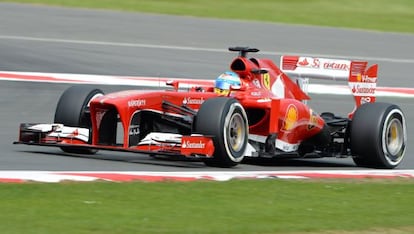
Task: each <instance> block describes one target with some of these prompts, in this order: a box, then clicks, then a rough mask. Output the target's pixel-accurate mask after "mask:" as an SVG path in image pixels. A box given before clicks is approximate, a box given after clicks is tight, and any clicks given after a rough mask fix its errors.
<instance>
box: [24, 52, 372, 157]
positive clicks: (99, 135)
mask: <svg viewBox="0 0 414 234" xmlns="http://www.w3.org/2000/svg"><path fill="white" fill-rule="evenodd" d="M230 50H233V51H238V52H240V54H239V56H237V57H236V58H235V59H234V60H233V61H232V62H231V64H230V70H231V71H233V72H236V73H237V74H238V75H239V76H240V78H241V85H240V86H238V87H231V92H230V93H229V95H228V98H232V99H235V100H237V102H239V103H240V104H241V106H242V107H243V108H244V110H245V112H246V115H247V120H248V121H247V122H248V139H249V142H253V143H254V142H258V145H259V147H256V148H254V147H250V148H249V147H247V149H246V155H245V156H254V157H257V156H261V153H263V152H262V151H266V153H269V152H270V153H273V154H275V155H277V154H279V153H292V152H293V153H295V152H296V153H297V152H298V149H299V147H300V146H301V144H302V143H303V142H305V141H307V140H309V139H312V138H313V137H315V136H317V135H318V134H321V133H322V131H323V130H324V129H325V131H326V121H325V120H324V118H322V117H321V116H320V115H319V114H317V113H316V112H315V111H314V110H312V109H311V108H310V107H309V106H308V105H307V104H306V100H308V99H310V98H309V96H308V95H307V93H306V90H305V89H304V88H303V87H301V85H299V84H298V83H297V82H295V81H294V80H293V78H297V77H299V79H300V76H301V73H302V72H303V73H307V74H306V76H309V77H312V76H314V78H329V79H342V80H346V81H348V84H349V86H350V90H351V92H352V94H353V95H354V97H355V109H357V108H358V107H359V106H360V105H361V104H364V103H367V102H375V87H376V80H377V65H373V66H371V67H370V68H368V69H367V64H368V63H367V62H365V61H349V60H332V59H331V60H329V59H319V58H310V57H299V56H283V57H282V58H281V65H280V67H278V66H276V65H275V64H274V63H273V61H272V60H270V59H258V58H248V57H246V54H247V52H257V51H258V50H256V49H250V48H233V49H230ZM288 75H289V76H288ZM165 81H166V82H167V83H168V85H170V88H169V89H167V90H146V91H142V90H127V91H121V92H116V93H110V94H106V95H97V96H95V97H94V98H93V99H92V100H90V102H89V104H88V109H89V113H90V121H91V127H90V129H89V134H86V133H84V135H87V136H85V137H84V138H81V137H79V130H80V129H82V131H83V132H86V130H85V129H84V128H78V126H72V127H71V126H69V128H66V129H64V128H63V126H61V125H57V124H55V125H51V126H49V125H47V126H45V129H43V128H42V127H41V126H40V127H35V128H33V127H32V126H33V124H22V126H21V128H20V138H19V141H18V142H17V143H23V144H33V145H49V146H58V147H80V148H85V149H109V150H122V151H132V152H139V153H146V154H154V155H156V154H167V155H183V156H187V157H201V158H203V157H204V158H212V157H213V156H214V153H215V151H216V147H217V145H215V143H214V137H215V136H210V135H200V134H193V132H192V129H193V127H192V121H193V119H194V118H196V116H197V112H198V110H199V109H200V108H201V106H202V105H203V103H204V102H205V101H206V100H209V99H212V98H217V97H218V95H217V94H216V93H214V92H213V90H214V81H212V80H211V81H206V80H203V81H202V82H200V84H201V85H193V84H194V82H195V81H194V80H185V79H184V80H183V79H181V80H175V81H174V80H172V81H167V80H165ZM183 85H186V86H187V87H188V88H184V89H183V88H182V86H183ZM354 111H355V110H354ZM354 111H352V112H351V113H349V116H348V118H350V119H351V118H352V115H353V113H354ZM108 113H110V114H108ZM147 113H150V114H149V115H147ZM144 114H145V115H144ZM104 116H109V117H104ZM143 118H146V119H144V120H143ZM154 119H159V121H160V122H163V121H164V119H167V120H165V121H167V122H168V121H169V122H168V124H160V126H159V127H158V126H156V125H158V123H155V122H156V120H154ZM176 120H177V121H176ZM141 121H143V123H145V122H151V121H154V126H151V128H148V129H147V130H145V126H144V127H143V126H142V123H141ZM157 121H158V120H157ZM140 123H141V124H140ZM170 123H172V124H170ZM169 124H170V125H169ZM174 124H176V125H177V126H178V127H177V128H175V129H174V131H173V130H169V129H168V128H169V127H171V126H173V125H174ZM109 125H110V126H111V127H107V126H109ZM114 125H116V126H114ZM345 125H346V124H345ZM345 125H344V126H345ZM54 128H58V129H59V131H60V132H62V131H69V132H67V133H65V134H59V131H57V130H56V129H54ZM62 129H63V130H62ZM143 129H144V131H143ZM71 131H72V132H71ZM34 132H35V133H34ZM152 132H165V133H169V135H165V136H163V137H162V139H160V140H159V141H158V142H156V141H157V140H156V139H155V138H157V137H155V138H154V139H155V141H148V143H145V137H146V136H147V135H149V134H150V133H152ZM37 133H38V134H39V136H36V137H35V135H36V134H37ZM144 133H145V134H144ZM343 133H344V134H345V130H343ZM174 134H176V135H174ZM328 135H329V133H328ZM272 137H273V139H272ZM269 141H270V144H271V146H272V147H273V149H271V150H270V151H268V150H267V149H266V150H262V148H261V147H262V146H267V145H268V142H269ZM154 142H156V144H154ZM328 143H329V142H323V144H328ZM275 150H276V151H277V152H275ZM340 153H347V152H346V150H344V151H343V152H340Z"/></svg>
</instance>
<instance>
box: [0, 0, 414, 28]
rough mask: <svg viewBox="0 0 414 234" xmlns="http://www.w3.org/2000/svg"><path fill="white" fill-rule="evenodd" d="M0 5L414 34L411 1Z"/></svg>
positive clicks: (149, 0) (132, 0)
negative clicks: (56, 6) (75, 8)
mask: <svg viewBox="0 0 414 234" xmlns="http://www.w3.org/2000/svg"><path fill="white" fill-rule="evenodd" d="M2 1H6V2H22V3H38V4H50V5H61V6H69V7H83V8H100V9H115V10H123V11H138V12H150V13H162V14H173V15H191V16H198V17H214V18H223V19H242V20H257V21H269V22H281V23H291V24H307V25H323V26H333V27H347V28H360V29H369V30H379V31H394V32H410V33H413V32H414V1H412V0H392V1H390V0H254V1H252V0H208V1H206V0H14V1H13V0H0V2H2Z"/></svg>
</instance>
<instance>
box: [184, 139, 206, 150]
mask: <svg viewBox="0 0 414 234" xmlns="http://www.w3.org/2000/svg"><path fill="white" fill-rule="evenodd" d="M181 147H182V148H185V149H204V148H206V144H205V143H204V142H202V141H199V142H191V141H184V142H183V144H182V146H181Z"/></svg>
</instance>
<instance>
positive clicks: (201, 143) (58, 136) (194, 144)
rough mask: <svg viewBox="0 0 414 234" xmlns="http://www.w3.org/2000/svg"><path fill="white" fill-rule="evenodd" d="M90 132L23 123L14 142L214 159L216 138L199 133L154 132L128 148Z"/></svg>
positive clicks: (62, 126) (55, 125) (75, 128)
mask: <svg viewBox="0 0 414 234" xmlns="http://www.w3.org/2000/svg"><path fill="white" fill-rule="evenodd" d="M90 135H91V132H90V130H89V129H87V128H79V127H68V126H64V125H62V124H35V123H23V124H21V125H20V129H19V140H18V141H16V142H13V143H14V144H25V145H38V146H53V147H65V148H68V147H72V148H76V149H97V150H112V151H123V152H134V153H142V154H151V155H170V156H184V157H189V158H211V157H213V154H214V143H213V138H212V137H211V136H204V135H199V134H193V135H190V136H183V135H180V134H174V133H162V132H153V133H150V134H148V135H147V136H146V137H145V138H143V139H142V140H141V141H140V142H139V143H138V144H137V145H136V146H131V147H127V146H126V145H128V144H116V145H100V144H93V143H91V142H90Z"/></svg>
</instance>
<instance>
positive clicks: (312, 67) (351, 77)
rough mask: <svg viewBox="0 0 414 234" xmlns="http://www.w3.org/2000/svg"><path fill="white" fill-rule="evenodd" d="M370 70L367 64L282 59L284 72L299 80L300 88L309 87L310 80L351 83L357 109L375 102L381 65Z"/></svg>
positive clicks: (344, 61)
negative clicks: (306, 85)
mask: <svg viewBox="0 0 414 234" xmlns="http://www.w3.org/2000/svg"><path fill="white" fill-rule="evenodd" d="M367 67H368V62H367V61H354V60H343V59H328V58H316V57H303V56H282V57H281V59H280V69H281V70H282V71H283V72H284V73H285V74H286V75H288V76H289V77H290V78H292V79H296V80H297V82H298V84H299V85H300V86H303V83H305V84H307V81H308V79H322V80H338V81H347V82H348V86H349V89H350V91H351V93H352V95H353V96H354V99H355V107H356V108H358V107H359V106H360V105H362V104H364V103H367V102H375V90H376V87H377V75H378V64H374V65H372V66H370V67H368V68H367ZM304 91H307V90H304ZM351 114H352V113H351Z"/></svg>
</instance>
